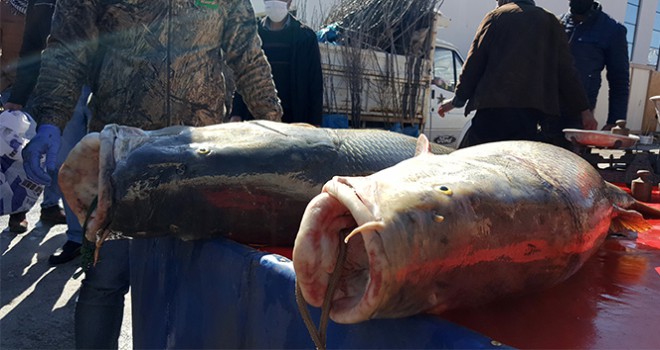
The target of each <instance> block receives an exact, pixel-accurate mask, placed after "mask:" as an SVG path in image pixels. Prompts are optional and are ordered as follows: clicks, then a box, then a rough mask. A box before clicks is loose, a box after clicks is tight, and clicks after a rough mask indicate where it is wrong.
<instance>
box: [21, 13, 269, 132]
mask: <svg viewBox="0 0 660 350" xmlns="http://www.w3.org/2000/svg"><path fill="white" fill-rule="evenodd" d="M42 57H43V58H42V67H41V71H40V76H39V80H38V82H37V86H36V88H35V94H34V102H33V104H32V105H31V106H29V107H28V109H29V110H30V111H31V112H32V113H33V115H35V116H36V118H37V119H38V121H39V123H41V124H43V123H48V124H54V125H56V126H58V127H60V129H62V128H64V126H65V124H66V122H67V121H68V118H69V116H71V115H72V111H73V108H74V106H75V104H76V101H77V99H78V95H79V92H80V90H81V87H82V85H83V84H84V83H86V82H89V85H90V87H91V89H92V93H93V94H94V96H93V98H92V99H91V101H90V104H89V108H90V110H91V112H92V115H93V117H92V119H91V120H90V125H89V129H90V130H91V131H98V130H101V129H102V128H103V127H104V126H105V125H106V124H110V123H117V124H122V125H128V126H136V127H140V128H142V129H146V130H149V129H159V128H163V127H166V126H170V125H190V126H202V125H209V124H216V123H221V122H222V120H223V118H224V115H225V93H226V91H225V90H226V88H225V78H224V74H223V70H224V69H223V67H224V63H226V64H227V65H228V66H229V67H230V68H232V69H233V70H234V72H235V79H236V86H237V89H238V91H241V92H242V93H243V95H244V96H246V101H247V103H248V107H249V108H250V110H251V111H252V112H253V113H254V114H255V116H257V118H260V119H270V120H278V121H279V120H280V118H281V114H282V111H281V106H280V105H279V100H278V98H277V95H276V91H275V88H274V84H273V82H272V79H271V71H270V66H269V65H268V62H267V61H266V58H265V56H264V55H263V51H262V50H261V41H260V39H259V36H258V35H257V23H256V18H255V16H254V12H253V10H252V7H251V5H250V2H249V1H248V0H168V1H165V0H148V1H147V0H123V1H122V0H89V1H79V0H59V1H58V3H57V7H56V9H55V13H54V15H53V21H52V28H51V35H50V37H49V40H48V46H47V48H46V50H45V51H44V52H43V56H42Z"/></svg>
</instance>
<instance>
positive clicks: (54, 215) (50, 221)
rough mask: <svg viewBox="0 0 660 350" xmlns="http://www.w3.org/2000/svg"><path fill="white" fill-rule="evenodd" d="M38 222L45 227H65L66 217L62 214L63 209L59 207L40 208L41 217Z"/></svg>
mask: <svg viewBox="0 0 660 350" xmlns="http://www.w3.org/2000/svg"><path fill="white" fill-rule="evenodd" d="M39 220H41V222H43V223H44V224H47V225H66V215H65V214H64V209H62V208H60V206H59V205H53V206H52V207H48V208H42V209H41V217H40V218H39Z"/></svg>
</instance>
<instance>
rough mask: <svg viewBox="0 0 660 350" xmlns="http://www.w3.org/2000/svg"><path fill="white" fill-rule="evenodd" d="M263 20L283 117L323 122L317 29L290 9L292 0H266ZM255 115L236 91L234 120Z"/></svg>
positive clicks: (264, 40)
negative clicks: (302, 21)
mask: <svg viewBox="0 0 660 350" xmlns="http://www.w3.org/2000/svg"><path fill="white" fill-rule="evenodd" d="M264 4H265V6H266V17H264V18H263V19H262V20H261V21H260V23H259V37H261V41H262V48H263V50H264V52H265V54H266V57H267V58H268V62H269V63H270V65H271V67H272V70H273V80H274V81H275V87H276V88H277V95H278V97H279V98H280V100H281V101H282V109H283V110H284V114H283V115H282V121H283V122H285V123H309V124H312V125H317V126H318V125H321V115H322V111H323V76H322V73H321V56H320V53H319V44H318V41H317V38H316V33H315V32H314V31H313V30H312V29H311V28H309V27H307V26H306V25H304V24H303V23H301V22H300V21H299V20H298V19H296V18H295V17H294V16H293V15H292V14H290V13H289V12H288V9H289V7H290V5H291V0H288V1H281V0H265V1H264ZM249 119H253V118H252V115H251V114H250V112H249V111H248V110H247V108H246V106H245V103H244V102H243V98H242V96H241V95H240V94H238V93H237V94H234V102H233V107H232V112H231V119H230V120H231V121H241V120H249Z"/></svg>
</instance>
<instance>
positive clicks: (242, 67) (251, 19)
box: [221, 0, 282, 121]
mask: <svg viewBox="0 0 660 350" xmlns="http://www.w3.org/2000/svg"><path fill="white" fill-rule="evenodd" d="M227 8H228V9H230V10H229V13H228V14H227V16H226V22H225V24H224V37H223V39H222V43H221V46H222V49H223V51H224V53H225V59H226V62H227V65H228V66H229V67H230V68H231V69H232V70H233V71H234V79H235V81H236V90H237V91H238V92H239V93H240V94H241V96H243V99H244V101H245V103H246V105H247V106H248V109H249V110H250V112H251V113H252V115H253V116H254V117H255V118H257V119H269V120H275V121H281V120H282V106H281V105H280V100H279V98H278V97H277V91H276V90H275V83H274V82H273V79H272V73H271V69H270V65H269V64H268V61H267V60H266V55H265V54H264V52H263V50H262V49H261V39H260V38H259V35H258V33H257V20H256V18H255V16H254V11H253V10H252V6H251V5H250V2H249V1H246V0H234V1H231V2H229V3H228V4H227Z"/></svg>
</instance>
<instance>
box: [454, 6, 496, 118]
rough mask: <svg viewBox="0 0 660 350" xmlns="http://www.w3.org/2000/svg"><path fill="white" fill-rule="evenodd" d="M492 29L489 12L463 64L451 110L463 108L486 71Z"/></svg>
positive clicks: (492, 24) (491, 14)
mask: <svg viewBox="0 0 660 350" xmlns="http://www.w3.org/2000/svg"><path fill="white" fill-rule="evenodd" d="M493 27H494V23H493V13H492V12H491V13H489V14H487V15H486V17H484V19H483V20H482V21H481V24H480V25H479V29H477V34H476V35H475V36H474V40H473V41H472V46H471V47H470V51H469V52H468V55H467V58H466V59H465V63H463V72H462V73H461V76H460V77H459V82H458V85H457V86H456V95H455V96H454V99H453V100H452V108H453V107H458V108H460V107H463V106H465V103H466V102H467V101H468V100H469V99H470V98H472V96H473V94H474V91H475V90H476V88H477V85H478V84H479V80H480V79H481V76H482V75H483V72H484V71H485V70H486V64H487V63H488V49H489V44H490V37H491V36H492V33H490V31H491V30H493Z"/></svg>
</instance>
